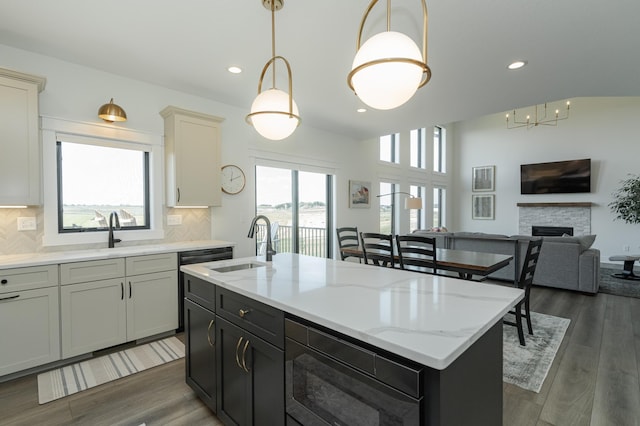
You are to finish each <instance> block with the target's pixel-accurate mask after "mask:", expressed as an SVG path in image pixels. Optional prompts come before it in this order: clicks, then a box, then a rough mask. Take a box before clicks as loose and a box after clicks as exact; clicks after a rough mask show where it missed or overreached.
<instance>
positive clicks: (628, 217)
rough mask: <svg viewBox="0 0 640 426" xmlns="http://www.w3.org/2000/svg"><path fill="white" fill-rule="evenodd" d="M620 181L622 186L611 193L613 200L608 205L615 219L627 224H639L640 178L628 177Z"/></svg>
mask: <svg viewBox="0 0 640 426" xmlns="http://www.w3.org/2000/svg"><path fill="white" fill-rule="evenodd" d="M629 176H630V177H629V178H628V179H626V180H623V181H621V184H622V186H621V187H620V188H619V189H618V190H617V191H616V192H614V193H613V198H614V200H613V201H612V202H611V203H609V207H610V208H611V211H612V212H613V213H614V214H615V215H616V217H615V219H622V220H624V221H625V222H627V223H640V176H636V175H629Z"/></svg>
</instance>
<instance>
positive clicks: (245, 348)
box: [242, 340, 249, 373]
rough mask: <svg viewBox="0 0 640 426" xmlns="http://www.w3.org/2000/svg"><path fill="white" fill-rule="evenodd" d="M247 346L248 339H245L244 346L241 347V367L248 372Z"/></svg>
mask: <svg viewBox="0 0 640 426" xmlns="http://www.w3.org/2000/svg"><path fill="white" fill-rule="evenodd" d="M248 347H249V340H247V341H246V343H245V344H244V348H243V349H242V369H243V370H244V371H246V372H247V373H248V372H249V369H248V368H247V358H246V354H247V348H248Z"/></svg>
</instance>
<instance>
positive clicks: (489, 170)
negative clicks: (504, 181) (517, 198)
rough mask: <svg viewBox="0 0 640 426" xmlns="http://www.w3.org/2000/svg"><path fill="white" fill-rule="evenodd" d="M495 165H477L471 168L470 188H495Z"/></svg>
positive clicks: (482, 190)
mask: <svg viewBox="0 0 640 426" xmlns="http://www.w3.org/2000/svg"><path fill="white" fill-rule="evenodd" d="M495 175H496V166H479V167H472V168H471V190H472V191H473V192H484V191H494V190H495Z"/></svg>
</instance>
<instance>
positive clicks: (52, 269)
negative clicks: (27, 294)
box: [0, 265, 58, 293]
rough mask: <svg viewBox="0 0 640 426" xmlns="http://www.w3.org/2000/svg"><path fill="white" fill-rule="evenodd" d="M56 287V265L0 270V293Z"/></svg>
mask: <svg viewBox="0 0 640 426" xmlns="http://www.w3.org/2000/svg"><path fill="white" fill-rule="evenodd" d="M57 285H58V265H46V266H30V267H26V268H13V269H3V270H0V293H7V292H10V291H22V290H33V289H37V288H45V287H53V286H57Z"/></svg>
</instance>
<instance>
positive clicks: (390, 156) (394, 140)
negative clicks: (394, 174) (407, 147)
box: [380, 133, 400, 164]
mask: <svg viewBox="0 0 640 426" xmlns="http://www.w3.org/2000/svg"><path fill="white" fill-rule="evenodd" d="M380 161H386V162H387V163H396V164H397V163H399V162H400V134H399V133H394V134H391V135H385V136H380Z"/></svg>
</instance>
